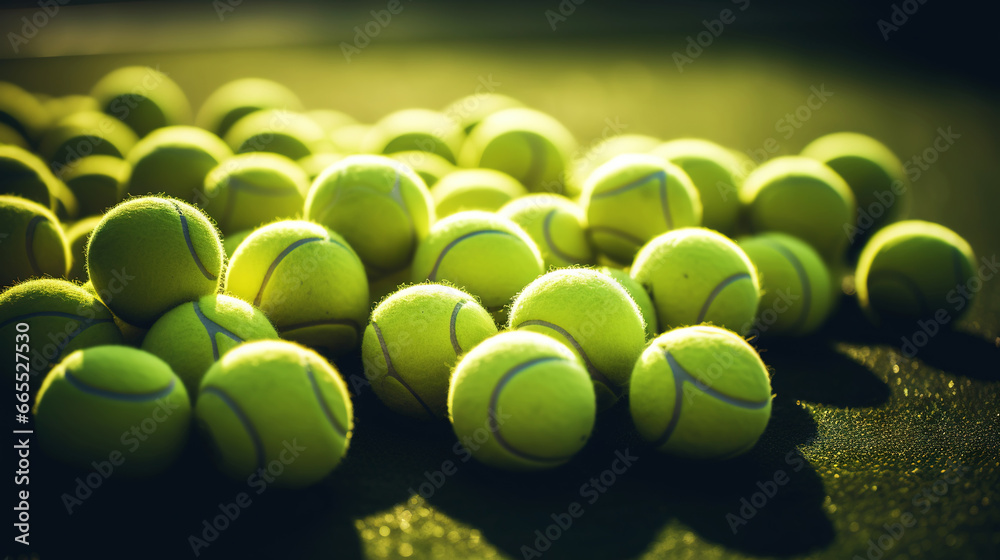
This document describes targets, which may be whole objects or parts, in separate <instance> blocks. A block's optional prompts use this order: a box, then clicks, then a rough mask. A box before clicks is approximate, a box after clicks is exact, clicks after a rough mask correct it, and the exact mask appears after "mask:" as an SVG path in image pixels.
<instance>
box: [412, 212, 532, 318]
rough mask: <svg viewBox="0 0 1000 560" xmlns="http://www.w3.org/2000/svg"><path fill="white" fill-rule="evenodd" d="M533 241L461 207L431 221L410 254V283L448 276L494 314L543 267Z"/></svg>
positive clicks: (493, 217)
mask: <svg viewBox="0 0 1000 560" xmlns="http://www.w3.org/2000/svg"><path fill="white" fill-rule="evenodd" d="M543 270H544V269H543V263H542V256H541V255H540V254H539V253H538V248H537V247H535V242H534V241H532V240H531V238H530V237H528V234H527V233H524V230H522V229H521V228H520V227H519V226H518V225H517V224H515V223H514V222H512V221H510V220H508V219H507V218H501V217H500V216H497V215H496V214H490V213H487V212H477V211H469V212H459V213H458V214H452V215H451V216H448V217H447V218H445V219H443V220H441V221H439V222H438V223H436V224H434V227H432V228H431V231H430V234H429V235H428V236H427V238H426V239H424V240H423V241H421V242H420V246H419V247H417V252H416V255H414V257H413V272H412V275H411V278H412V279H413V281H414V282H423V281H424V280H430V281H432V282H440V281H448V282H451V283H453V284H455V285H456V286H458V287H459V288H461V289H464V290H467V291H468V292H469V293H470V294H473V295H474V296H476V297H478V298H479V300H480V301H481V302H482V304H483V306H484V307H486V309H488V310H490V312H493V313H496V312H498V311H500V310H501V309H502V308H503V307H504V306H505V305H507V304H509V303H510V300H511V298H513V297H514V294H516V293H517V292H519V291H520V290H521V288H524V287H525V286H527V285H528V283H530V282H531V281H532V280H534V279H535V278H537V277H538V276H540V275H541V274H542V272H543Z"/></svg>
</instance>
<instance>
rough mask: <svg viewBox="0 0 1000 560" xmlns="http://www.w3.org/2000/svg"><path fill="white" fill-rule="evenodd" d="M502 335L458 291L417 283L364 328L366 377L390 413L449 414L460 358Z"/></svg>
mask: <svg viewBox="0 0 1000 560" xmlns="http://www.w3.org/2000/svg"><path fill="white" fill-rule="evenodd" d="M496 333H497V326H496V324H495V323H494V322H493V317H492V316H491V315H490V314H489V312H487V311H486V310H485V309H483V307H482V306H481V305H479V303H478V302H477V301H476V299H475V298H474V297H473V296H471V295H469V294H467V293H465V292H463V291H461V290H458V289H456V288H452V287H450V286H443V285H440V284H417V285H415V286H409V287H406V288H403V289H401V290H399V291H397V292H395V293H393V294H391V295H389V296H388V297H387V298H385V299H384V300H382V301H381V302H380V303H379V304H378V306H376V307H375V310H374V311H372V317H371V322H370V323H368V327H367V328H366V329H365V334H364V340H363V342H362V346H361V358H362V362H363V363H364V370H365V376H367V378H368V381H369V382H371V384H372V389H373V390H374V391H375V394H376V395H378V397H379V399H380V400H381V401H382V402H383V403H385V405H386V406H388V407H389V408H390V409H392V410H394V411H396V412H398V413H400V414H405V415H407V416H412V417H415V418H421V419H429V418H435V417H437V418H445V417H446V416H447V415H448V383H449V381H450V379H451V370H452V369H453V368H454V367H455V363H456V362H457V361H458V359H459V358H460V357H461V356H462V355H463V354H465V353H466V352H468V351H469V350H471V349H472V348H473V347H475V346H476V345H477V344H479V343H480V342H482V341H483V340H485V339H487V338H489V337H490V336H493V335H495V334H496Z"/></svg>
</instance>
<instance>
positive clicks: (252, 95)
mask: <svg viewBox="0 0 1000 560" xmlns="http://www.w3.org/2000/svg"><path fill="white" fill-rule="evenodd" d="M262 109H282V110H285V111H301V110H302V102H301V101H299V98H298V96H297V95H295V93H294V92H292V90H290V89H288V88H287V87H285V86H283V85H281V84H279V83H278V82H275V81H272V80H266V79H263V78H240V79H238V80H233V81H231V82H228V83H226V84H224V85H222V86H221V87H219V89H217V90H215V91H214V92H212V94H211V95H209V96H208V99H206V100H205V103H203V104H202V106H201V109H199V110H198V116H197V117H196V118H195V122H196V123H197V125H198V126H200V127H201V128H204V129H205V130H208V131H210V132H213V133H215V134H216V135H218V136H219V137H220V138H221V137H225V136H226V134H227V133H228V132H229V129H230V127H232V126H233V124H234V123H236V121H238V120H240V119H241V118H243V117H244V116H246V115H248V114H250V113H252V112H254V111H260V110H262Z"/></svg>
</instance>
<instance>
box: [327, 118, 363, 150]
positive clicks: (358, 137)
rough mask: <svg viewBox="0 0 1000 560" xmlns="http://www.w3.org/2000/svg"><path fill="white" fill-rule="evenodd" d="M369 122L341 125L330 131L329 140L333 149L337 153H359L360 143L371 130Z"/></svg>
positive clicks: (361, 143)
mask: <svg viewBox="0 0 1000 560" xmlns="http://www.w3.org/2000/svg"><path fill="white" fill-rule="evenodd" d="M371 129H372V125H370V124H361V123H358V124H349V125H346V126H342V127H340V128H338V129H337V130H334V131H333V132H331V133H330V141H331V142H333V149H334V151H336V152H337V153H339V154H360V153H361V148H362V145H363V144H364V142H365V138H367V137H368V133H369V132H370V131H371Z"/></svg>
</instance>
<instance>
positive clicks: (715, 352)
mask: <svg viewBox="0 0 1000 560" xmlns="http://www.w3.org/2000/svg"><path fill="white" fill-rule="evenodd" d="M629 387H630V389H629V409H630V411H631V413H632V420H633V421H634V422H635V426H636V428H637V429H638V431H639V434H640V435H641V436H642V438H643V439H645V440H646V441H648V442H650V444H651V445H652V446H653V447H655V448H656V449H657V450H659V451H662V452H664V453H669V454H671V455H677V456H680V457H687V458H691V459H729V458H731V457H735V456H737V455H741V454H743V453H746V452H747V451H749V450H750V449H752V448H753V446H754V445H755V444H756V443H757V440H758V439H759V438H760V436H761V434H763V433H764V429H765V428H767V423H768V420H770V418H771V382H770V377H769V375H768V372H767V367H766V366H765V365H764V362H763V361H761V359H760V356H759V355H758V354H757V351H756V350H754V349H753V347H751V346H750V345H749V344H747V342H746V341H745V340H743V339H742V338H740V337H739V336H738V335H737V334H736V333H733V332H731V331H728V330H725V329H720V328H718V327H710V326H695V327H686V328H682V329H675V330H672V331H669V332H667V333H664V334H662V335H660V336H658V337H657V338H655V339H653V341H652V342H651V343H650V345H649V346H648V347H647V348H646V350H645V351H643V353H642V356H641V357H640V358H639V360H638V361H637V362H636V364H635V369H634V370H633V371H632V381H631V384H630V385H629Z"/></svg>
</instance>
